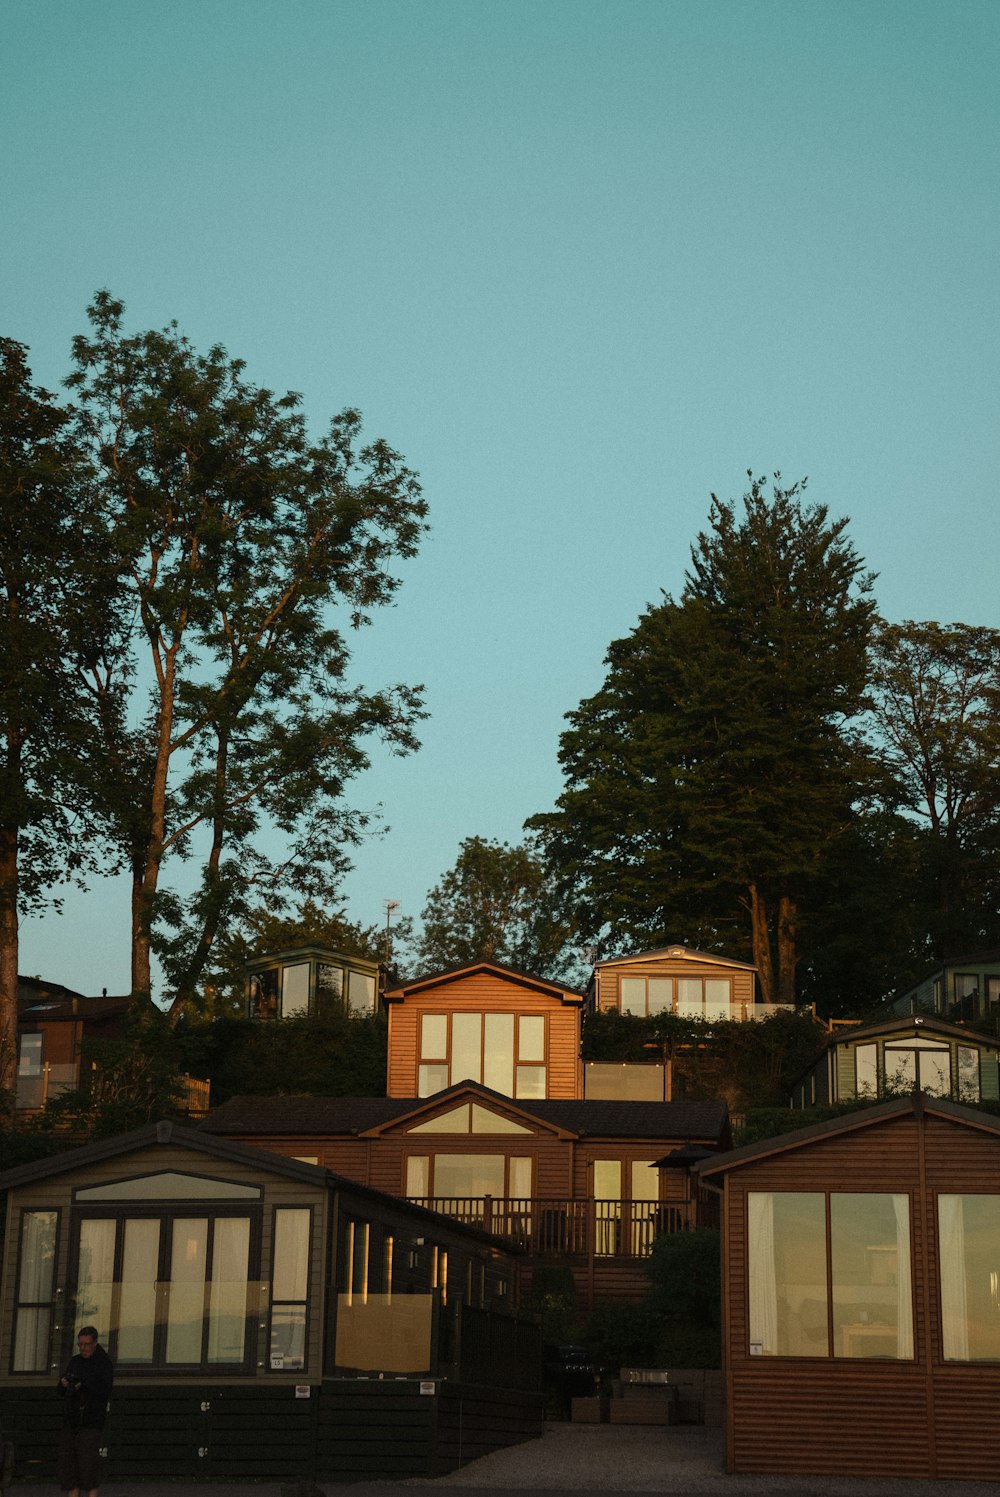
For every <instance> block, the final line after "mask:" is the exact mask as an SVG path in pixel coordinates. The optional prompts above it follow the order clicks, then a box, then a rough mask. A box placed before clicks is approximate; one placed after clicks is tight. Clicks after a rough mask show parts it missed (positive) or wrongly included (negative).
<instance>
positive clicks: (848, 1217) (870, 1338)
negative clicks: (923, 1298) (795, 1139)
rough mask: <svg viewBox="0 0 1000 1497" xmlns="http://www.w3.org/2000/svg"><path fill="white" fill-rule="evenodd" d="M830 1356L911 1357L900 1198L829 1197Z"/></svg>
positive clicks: (906, 1207)
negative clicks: (831, 1313) (831, 1347)
mask: <svg viewBox="0 0 1000 1497" xmlns="http://www.w3.org/2000/svg"><path fill="white" fill-rule="evenodd" d="M830 1272H831V1279H832V1285H833V1354H834V1356H835V1357H912V1355H913V1306H912V1291H911V1286H910V1202H909V1198H908V1197H907V1196H905V1195H874V1194H868V1193H864V1194H862V1193H860V1192H857V1193H854V1192H844V1193H837V1194H834V1195H831V1197H830Z"/></svg>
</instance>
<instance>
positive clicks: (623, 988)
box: [618, 977, 674, 1019]
mask: <svg viewBox="0 0 1000 1497" xmlns="http://www.w3.org/2000/svg"><path fill="white" fill-rule="evenodd" d="M618 1006H619V1008H620V1010H621V1012H622V1013H623V1014H635V1015H636V1016H637V1017H638V1018H641V1019H644V1018H646V1017H647V1015H648V1016H650V1017H652V1016H653V1015H655V1014H669V1013H670V1011H671V1009H672V1008H673V1006H674V980H673V978H672V977H622V978H621V979H620V980H619V986H618Z"/></svg>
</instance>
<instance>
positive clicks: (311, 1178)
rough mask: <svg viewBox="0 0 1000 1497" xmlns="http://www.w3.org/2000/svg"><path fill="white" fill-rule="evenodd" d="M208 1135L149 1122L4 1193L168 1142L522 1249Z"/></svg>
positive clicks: (47, 1164) (36, 1171) (69, 1154)
mask: <svg viewBox="0 0 1000 1497" xmlns="http://www.w3.org/2000/svg"><path fill="white" fill-rule="evenodd" d="M260 1100H266V1101H275V1100H280V1099H276V1098H264V1099H260ZM365 1100H370V1099H365ZM205 1135H206V1130H205V1129H204V1128H187V1127H184V1126H183V1125H181V1124H179V1123H175V1122H172V1121H171V1120H169V1119H163V1120H162V1121H161V1122H158V1123H147V1124H146V1125H145V1126H144V1127H142V1128H136V1129H134V1130H133V1131H132V1132H131V1133H122V1134H119V1135H118V1136H117V1137H116V1138H104V1139H100V1140H98V1142H97V1143H91V1144H84V1145H82V1147H80V1148H78V1149H67V1150H66V1151H65V1153H62V1154H53V1155H50V1156H49V1157H48V1158H46V1159H37V1160H35V1161H34V1162H33V1163H31V1164H22V1165H18V1166H17V1167H16V1168H15V1169H11V1170H6V1171H4V1173H3V1174H0V1191H3V1190H10V1189H12V1188H13V1187H15V1186H18V1185H26V1184H31V1183H32V1182H33V1181H35V1180H44V1179H47V1178H49V1177H51V1176H53V1175H61V1174H65V1173H66V1172H67V1171H68V1170H76V1169H85V1168H86V1167H87V1166H88V1165H91V1164H97V1163H100V1162H102V1161H104V1160H107V1159H115V1158H118V1157H120V1156H123V1155H127V1154H131V1153H134V1152H136V1151H137V1150H139V1149H145V1148H149V1147H150V1146H152V1145H156V1144H160V1145H168V1146H170V1147H171V1148H173V1147H176V1146H180V1147H182V1148H186V1149H192V1150H193V1151H195V1152H196V1153H199V1154H204V1155H207V1156H209V1157H210V1158H213V1159H217V1160H222V1161H229V1162H235V1163H238V1164H243V1165H246V1166H248V1167H250V1168H252V1169H259V1170H262V1171H264V1172H265V1173H267V1174H271V1175H283V1176H286V1177H288V1178H290V1179H292V1180H298V1181H299V1182H300V1183H303V1184H308V1185H312V1186H320V1187H323V1188H329V1187H331V1186H332V1187H334V1188H335V1189H338V1190H341V1191H344V1192H346V1193H347V1194H348V1195H350V1196H361V1197H363V1198H364V1199H365V1200H370V1201H373V1202H380V1203H382V1204H383V1205H385V1206H389V1207H391V1208H393V1209H395V1210H399V1209H403V1210H405V1211H406V1213H407V1215H409V1216H415V1217H417V1218H418V1219H419V1220H422V1221H426V1222H433V1223H434V1224H435V1226H436V1228H437V1229H438V1230H440V1229H441V1227H442V1226H447V1228H448V1230H449V1231H456V1232H458V1233H459V1235H461V1236H463V1237H473V1238H476V1239H477V1240H479V1241H483V1242H489V1243H490V1244H491V1245H493V1246H498V1245H499V1246H500V1247H502V1248H503V1250H504V1251H505V1252H508V1253H509V1252H516V1251H518V1249H516V1248H512V1246H511V1244H510V1243H509V1242H507V1241H506V1240H502V1239H500V1238H498V1237H495V1236H494V1235H493V1234H492V1233H491V1232H487V1231H485V1230H484V1229H483V1228H481V1227H477V1226H474V1225H472V1224H470V1223H466V1222H460V1221H456V1220H455V1219H454V1218H452V1217H447V1216H442V1215H440V1214H439V1213H438V1212H436V1211H432V1210H430V1209H429V1208H428V1207H426V1206H420V1205H418V1204H417V1203H416V1202H414V1201H407V1200H405V1199H403V1198H402V1197H400V1196H395V1195H392V1194H390V1192H388V1191H385V1190H378V1189H377V1188H376V1187H375V1186H373V1185H365V1184H363V1183H362V1182H361V1181H359V1180H353V1179H352V1178H351V1177H350V1176H349V1175H341V1174H337V1173H336V1172H335V1171H333V1170H328V1169H324V1168H323V1166H322V1165H316V1164H305V1163H303V1162H302V1161H301V1160H299V1159H289V1158H288V1157H287V1156H286V1155H284V1154H275V1153H273V1152H272V1151H271V1150H269V1149H257V1148H254V1147H253V1146H252V1145H248V1144H241V1143H236V1142H235V1141H233V1140H231V1139H229V1138H225V1137H222V1138H211V1137H206V1136H205Z"/></svg>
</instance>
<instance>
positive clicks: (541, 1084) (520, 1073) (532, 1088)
mask: <svg viewBox="0 0 1000 1497" xmlns="http://www.w3.org/2000/svg"><path fill="white" fill-rule="evenodd" d="M514 1095H515V1097H544V1096H545V1067H544V1066H518V1068H517V1085H516V1087H515V1090H514Z"/></svg>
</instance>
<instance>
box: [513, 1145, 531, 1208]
mask: <svg viewBox="0 0 1000 1497" xmlns="http://www.w3.org/2000/svg"><path fill="white" fill-rule="evenodd" d="M509 1169H510V1173H509V1180H508V1186H507V1193H508V1195H511V1196H513V1198H514V1200H516V1201H524V1200H527V1199H528V1197H529V1196H530V1195H531V1159H530V1158H528V1157H526V1156H524V1155H518V1154H515V1155H514V1156H513V1158H512V1159H511V1161H510V1167H509Z"/></svg>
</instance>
